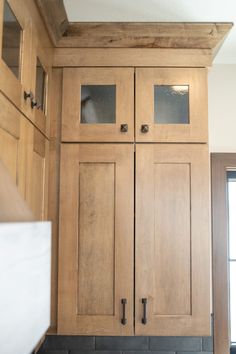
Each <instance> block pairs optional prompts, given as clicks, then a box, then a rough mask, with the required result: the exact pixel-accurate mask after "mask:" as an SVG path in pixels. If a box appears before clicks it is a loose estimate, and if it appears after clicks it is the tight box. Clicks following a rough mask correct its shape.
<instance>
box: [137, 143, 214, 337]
mask: <svg viewBox="0 0 236 354" xmlns="http://www.w3.org/2000/svg"><path fill="white" fill-rule="evenodd" d="M136 166H137V176H136V181H137V185H136V198H137V199H136V256H135V258H136V268H135V269H136V283H135V284H136V306H135V311H136V325H135V328H136V334H138V335H160V336H170V335H174V336H179V335H186V336H188V335H190V336H192V335H193V336H196V335H203V336H205V335H209V334H210V289H209V288H210V276H209V274H210V232H209V215H208V214H209V173H208V170H209V161H208V149H207V146H204V145H181V146H180V145H168V144H166V145H160V144H157V145H154V144H153V145H152V144H151V145H149V144H148V145H138V146H137V163H136ZM142 299H146V300H142ZM145 301H147V303H146V304H145V303H143V302H145ZM144 306H146V310H147V320H146V324H145V323H142V322H145V321H143V318H144V317H145V316H144Z"/></svg>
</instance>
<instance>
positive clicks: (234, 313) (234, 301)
mask: <svg viewBox="0 0 236 354" xmlns="http://www.w3.org/2000/svg"><path fill="white" fill-rule="evenodd" d="M230 327H231V342H233V343H236V262H230Z"/></svg>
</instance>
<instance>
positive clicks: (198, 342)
mask: <svg viewBox="0 0 236 354" xmlns="http://www.w3.org/2000/svg"><path fill="white" fill-rule="evenodd" d="M150 349H151V350H159V351H168V350H169V351H185V352H186V351H190V352H194V351H197V352H200V351H201V350H202V338H201V337H150ZM185 354H187V353H185ZM194 354H195V353H194Z"/></svg>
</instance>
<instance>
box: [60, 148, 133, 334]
mask: <svg viewBox="0 0 236 354" xmlns="http://www.w3.org/2000/svg"><path fill="white" fill-rule="evenodd" d="M61 154H62V155H61V181H60V186H61V188H60V217H59V220H60V247H59V299H58V333H59V334H83V335H86V334H93V335H132V334H133V242H134V235H133V232H134V230H133V212H134V210H133V200H134V199H133V198H134V194H133V182H134V170H133V166H134V161H133V156H134V152H133V146H132V145H127V144H123V145H121V144H80V145H79V144H62V151H61ZM85 164H92V166H95V165H96V164H97V168H95V170H96V172H94V171H91V170H90V172H89V175H90V176H91V173H92V174H93V178H91V179H90V180H88V181H86V182H85V181H84V184H83V185H84V187H86V188H88V187H89V184H90V183H92V181H94V178H95V176H97V178H99V181H96V184H95V182H94V185H93V187H92V188H93V190H94V192H95V196H93V195H92V194H91V192H89V191H88V190H87V189H86V191H83V192H82V191H80V189H79V185H80V183H81V168H82V171H83V168H85V167H82V166H81V165H83V166H84V165H85ZM101 164H107V165H109V167H103V166H101ZM113 164H114V165H115V167H114V170H113V171H114V174H115V177H114V181H111V180H109V181H108V186H107V187H105V188H109V190H110V189H111V188H112V186H111V185H112V183H113V193H112V194H111V195H110V196H109V195H108V191H106V190H104V184H105V182H106V180H107V178H108V177H110V179H112V172H111V170H110V169H111V168H112V167H111V165H113ZM91 168H92V167H91ZM98 169H99V172H98ZM106 169H109V172H108V173H109V176H105V175H103V174H104V172H105V171H106ZM102 170H103V171H102ZM84 173H85V171H84ZM87 173H88V171H87ZM82 174H83V172H82ZM84 178H85V175H84V176H83V180H84ZM89 178H90V177H89ZM97 188H102V190H99V189H97ZM81 193H82V195H83V196H84V202H86V203H87V208H88V210H87V211H86V210H85V208H86V205H84V206H82V210H81V209H79V206H80V207H81V203H83V200H81ZM103 193H104V195H103ZM85 196H86V197H85ZM89 196H90V197H89ZM112 196H113V197H114V198H113V200H109V198H111V199H112ZM87 198H88V199H87ZM93 198H94V199H93ZM106 198H108V200H109V205H112V203H114V204H115V205H114V216H113V217H114V231H113V237H114V239H113V241H112V238H111V234H104V232H103V230H102V225H101V224H98V223H99V220H98V219H97V213H98V215H101V213H103V212H104V213H105V212H106V211H107V207H106V208H105V210H102V209H101V210H100V211H99V210H98V203H99V199H100V201H101V203H102V205H104V203H105V199H106ZM94 203H95V204H96V207H95V204H94ZM92 205H93V206H94V207H95V209H94V210H93V207H92ZM89 208H91V209H89ZM90 212H91V213H90ZM80 213H82V214H83V213H85V214H86V213H88V214H87V216H85V214H83V215H84V216H83V218H82V222H83V221H85V219H86V218H87V217H88V218H89V219H87V220H88V221H87V222H86V224H85V225H84V227H83V234H82V235H81V232H82V230H81V227H82V225H80V222H81V219H79V215H80ZM89 213H90V214H89ZM89 215H90V216H89ZM108 217H109V218H108V220H109V221H107V222H106V224H105V225H104V230H107V231H109V233H111V230H110V228H111V225H110V226H109V224H107V223H109V222H112V221H111V211H109V215H108ZM102 220H105V219H104V216H102ZM79 225H80V226H79ZM91 225H93V226H91ZM95 225H98V230H97V232H96V234H94V232H95V231H94V228H93V227H95ZM89 228H90V229H91V235H90V238H89V235H88V233H87V232H88V231H89ZM79 230H80V232H79ZM85 234H86V235H87V238H88V239H87V242H86V240H85V239H84V237H83V235H85ZM81 236H82V238H83V240H82V242H83V245H82V247H83V250H84V251H86V254H87V263H86V260H85V258H83V259H82V260H81V261H80V260H79V255H80V252H81V250H80V247H81ZM91 238H92V239H91ZM93 240H94V242H95V243H96V244H97V247H98V249H99V251H101V247H104V249H103V252H104V250H107V252H108V255H107V256H105V259H103V257H101V255H100V256H99V251H98V253H97V254H96V255H95V244H93V242H92V241H93ZM99 240H100V242H101V245H98V242H99ZM105 240H106V241H108V240H109V245H105V244H104V245H103V246H102V242H103V241H105ZM112 242H114V249H113V252H114V254H113V257H114V258H113V261H114V262H115V264H112V263H111V260H112V257H111V249H112ZM90 247H91V254H90V253H89V252H88V250H89V248H90ZM103 254H104V253H103ZM94 257H95V264H96V265H97V270H96V274H97V272H98V271H99V270H100V273H101V274H100V275H99V278H98V279H95V278H94V277H93V275H92V274H91V272H92V271H93V270H94V267H95V264H94V265H92V263H93V262H94ZM81 262H82V264H81ZM106 266H107V267H108V268H107V269H106ZM80 267H82V268H80ZM104 267H105V268H104ZM112 269H114V275H113V282H114V287H113V288H112V289H109V293H108V294H107V295H104V296H105V297H104V299H102V298H101V297H100V295H99V291H101V292H102V293H103V294H104V291H103V289H100V290H99V287H98V282H99V279H101V281H102V282H106V286H107V285H108V283H109V282H110V280H109V279H110V276H111V272H112ZM79 272H85V273H84V274H87V282H88V283H90V279H91V283H90V285H87V286H86V289H85V291H86V293H87V296H89V293H88V289H89V287H90V289H91V292H93V291H94V290H96V292H98V294H97V302H98V303H97V304H95V303H94V302H93V306H91V308H90V309H89V308H88V307H87V306H88V305H90V304H91V303H90V302H89V301H91V300H90V299H80V292H79V290H78V289H80V284H79V280H81V278H79V276H78V275H79ZM104 272H105V273H106V274H108V279H107V280H106V279H105V274H104ZM107 282H108V283H107ZM92 283H96V287H95V289H92V287H91V285H92ZM84 285H85V284H84ZM101 286H102V283H101ZM111 292H113V304H114V312H113V314H108V315H106V314H105V313H104V314H102V313H101V314H96V313H91V311H95V312H97V310H96V309H98V307H99V304H100V302H102V301H104V302H105V301H107V296H109V298H110V296H111ZM90 296H91V297H92V299H93V301H95V298H94V297H93V296H94V295H93V293H91V295H90ZM122 298H126V299H127V308H126V316H127V324H126V325H125V326H124V325H122V324H121V317H122V305H121V299H122ZM80 301H87V304H85V303H83V311H85V310H86V309H87V314H84V315H80V314H79V313H78V306H77V304H78V302H80ZM109 301H111V300H109ZM109 304H110V303H109ZM109 304H106V303H103V304H102V305H101V311H102V312H107V311H108V308H107V307H106V306H108V305H109ZM110 306H111V305H109V311H108V312H110ZM80 310H81V308H80Z"/></svg>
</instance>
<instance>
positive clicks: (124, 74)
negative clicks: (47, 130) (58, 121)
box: [62, 68, 134, 142]
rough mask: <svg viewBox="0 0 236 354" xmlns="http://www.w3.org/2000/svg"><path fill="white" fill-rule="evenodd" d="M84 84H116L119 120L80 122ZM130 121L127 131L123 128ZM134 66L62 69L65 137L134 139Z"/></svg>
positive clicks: (69, 138)
mask: <svg viewBox="0 0 236 354" xmlns="http://www.w3.org/2000/svg"><path fill="white" fill-rule="evenodd" d="M81 85H116V122H115V123H114V124H81V123H80V111H81V104H80V102H81ZM121 124H128V132H127V133H123V132H121V130H120V127H121ZM133 136H134V69H133V68H121V69H120V68H90V69H86V68H70V69H69V68H66V69H64V70H63V99H62V141H64V142H66V141H74V142H75V141H87V142H96V141H100V142H114V141H117V142H119V141H123V142H125V141H133Z"/></svg>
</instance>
